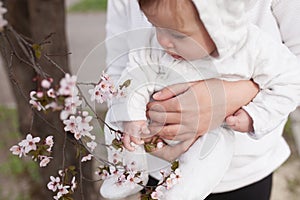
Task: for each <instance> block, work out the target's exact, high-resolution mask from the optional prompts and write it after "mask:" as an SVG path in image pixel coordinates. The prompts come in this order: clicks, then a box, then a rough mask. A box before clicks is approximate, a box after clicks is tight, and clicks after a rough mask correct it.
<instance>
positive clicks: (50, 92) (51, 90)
mask: <svg viewBox="0 0 300 200" xmlns="http://www.w3.org/2000/svg"><path fill="white" fill-rule="evenodd" d="M47 95H48V97H50V98H53V99H54V98H56V92H55V90H54V89H53V88H50V89H49V90H48V91H47Z"/></svg>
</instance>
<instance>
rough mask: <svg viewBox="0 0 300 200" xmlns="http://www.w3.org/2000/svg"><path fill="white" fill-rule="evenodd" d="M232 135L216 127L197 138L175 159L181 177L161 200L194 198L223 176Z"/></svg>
mask: <svg viewBox="0 0 300 200" xmlns="http://www.w3.org/2000/svg"><path fill="white" fill-rule="evenodd" d="M233 148H234V135H233V133H232V132H231V131H229V130H227V129H224V128H217V129H215V130H213V131H210V132H208V133H207V134H205V135H204V136H202V137H201V138H199V139H198V140H197V141H196V142H195V143H194V144H193V145H192V146H191V147H190V149H189V150H188V151H187V152H186V153H184V154H183V155H182V156H181V157H180V159H179V169H180V171H181V176H182V177H181V179H180V180H179V183H178V184H177V185H175V186H174V187H173V188H171V189H170V190H168V191H167V192H166V193H165V199H167V200H168V199H178V200H186V199H189V200H190V199H197V200H201V199H204V198H205V197H206V196H208V195H209V194H210V193H211V192H212V190H213V189H214V188H215V187H216V186H217V184H218V183H219V182H220V181H221V179H222V178H223V176H224V174H225V172H226V170H227V168H228V167H229V164H230V162H231V159H232V156H233Z"/></svg>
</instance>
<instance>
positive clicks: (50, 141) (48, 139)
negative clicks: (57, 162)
mask: <svg viewBox="0 0 300 200" xmlns="http://www.w3.org/2000/svg"><path fill="white" fill-rule="evenodd" d="M45 144H46V145H48V146H49V148H48V149H47V151H48V152H51V149H52V147H53V145H54V141H53V136H52V135H50V136H48V137H46V139H45Z"/></svg>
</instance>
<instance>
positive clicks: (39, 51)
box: [32, 44, 43, 59]
mask: <svg viewBox="0 0 300 200" xmlns="http://www.w3.org/2000/svg"><path fill="white" fill-rule="evenodd" d="M32 48H33V50H34V55H35V57H36V58H37V59H40V58H41V57H42V49H43V48H42V46H41V45H39V44H33V45H32Z"/></svg>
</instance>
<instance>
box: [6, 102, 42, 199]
mask: <svg viewBox="0 0 300 200" xmlns="http://www.w3.org/2000/svg"><path fill="white" fill-rule="evenodd" d="M0 134H1V142H0V157H1V159H0V199H3V200H29V199H30V198H29V197H28V192H27V191H26V189H25V188H26V187H24V188H23V186H20V185H19V183H20V182H22V183H26V181H25V180H29V179H30V180H31V181H34V182H37V181H39V178H40V176H39V172H38V166H37V164H36V163H35V162H33V161H31V160H30V159H23V158H19V157H18V156H15V155H12V154H11V152H10V151H9V149H10V147H11V146H12V145H15V144H17V143H18V142H19V141H20V140H21V139H22V138H23V136H21V135H20V133H19V131H18V113H17V110H16V109H11V108H6V107H3V106H0ZM4 183H5V184H4ZM15 184H17V185H18V186H20V187H21V188H15Z"/></svg>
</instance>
